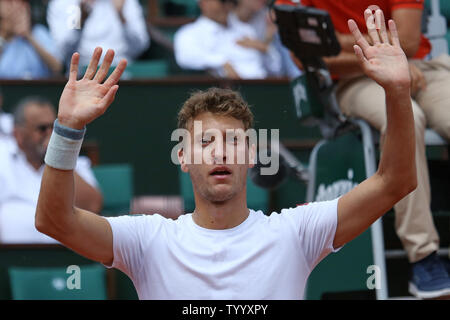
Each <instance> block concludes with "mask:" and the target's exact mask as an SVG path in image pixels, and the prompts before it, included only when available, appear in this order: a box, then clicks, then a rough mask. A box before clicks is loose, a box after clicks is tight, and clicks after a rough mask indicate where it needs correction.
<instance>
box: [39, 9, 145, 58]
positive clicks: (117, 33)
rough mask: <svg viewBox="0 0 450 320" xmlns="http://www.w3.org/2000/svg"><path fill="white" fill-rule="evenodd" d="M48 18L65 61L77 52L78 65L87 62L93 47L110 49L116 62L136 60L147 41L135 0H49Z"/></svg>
mask: <svg viewBox="0 0 450 320" xmlns="http://www.w3.org/2000/svg"><path fill="white" fill-rule="evenodd" d="M47 21H48V25H49V27H50V31H51V33H52V36H53V37H54V39H55V41H56V44H57V46H58V48H59V50H60V51H61V52H62V55H63V57H64V60H65V61H67V62H68V61H69V59H70V57H71V55H72V53H74V52H75V51H77V52H79V53H80V55H81V56H80V66H87V65H88V63H89V60H90V55H91V53H92V51H94V49H95V48H96V47H104V48H113V49H114V51H115V52H116V58H115V59H114V61H113V65H116V64H117V62H118V61H120V59H123V58H125V59H127V60H128V62H132V61H133V60H135V59H137V58H138V57H139V55H141V54H142V53H143V52H144V51H145V50H146V49H147V48H148V46H149V43H150V38H149V35H148V32H147V26H146V23H145V18H144V14H143V12H142V8H141V6H140V4H139V1H138V0H51V1H49V4H48V10H47ZM105 51H106V50H105ZM103 58H104V56H103V57H102V58H101V60H103Z"/></svg>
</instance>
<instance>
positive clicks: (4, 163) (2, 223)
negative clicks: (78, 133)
mask: <svg viewBox="0 0 450 320" xmlns="http://www.w3.org/2000/svg"><path fill="white" fill-rule="evenodd" d="M44 166H45V165H42V167H41V168H40V169H39V170H35V169H34V168H33V167H32V166H31V165H30V164H29V163H28V161H27V159H26V157H25V155H24V154H23V152H21V151H20V150H19V149H18V147H17V145H16V144H14V145H12V144H5V143H1V142H0V243H16V244H17V243H27V244H29V243H58V241H56V240H55V239H53V238H50V237H48V236H46V235H45V234H43V233H40V232H39V231H37V230H36V227H35V225H34V216H35V213H36V206H37V202H38V197H39V190H40V188H41V180H42V175H43V173H44ZM75 171H76V172H77V173H78V174H79V175H80V177H82V178H83V179H84V180H85V181H86V182H87V183H89V184H90V185H92V186H93V187H97V180H96V179H95V176H94V174H93V172H92V170H91V162H90V161H89V159H88V158H86V157H79V158H78V161H77V166H76V168H75Z"/></svg>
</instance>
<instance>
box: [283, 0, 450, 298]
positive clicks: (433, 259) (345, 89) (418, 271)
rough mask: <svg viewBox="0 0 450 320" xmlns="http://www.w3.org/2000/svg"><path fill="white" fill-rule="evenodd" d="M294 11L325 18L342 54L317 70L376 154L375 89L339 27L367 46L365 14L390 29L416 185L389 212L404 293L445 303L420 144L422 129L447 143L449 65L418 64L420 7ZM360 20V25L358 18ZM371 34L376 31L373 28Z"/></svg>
mask: <svg viewBox="0 0 450 320" xmlns="http://www.w3.org/2000/svg"><path fill="white" fill-rule="evenodd" d="M286 2H287V3H289V2H292V1H287V0H279V1H278V3H280V4H281V3H286ZM301 3H302V5H305V6H312V7H315V8H318V9H322V10H326V11H328V12H329V14H330V16H331V19H332V21H333V24H334V27H335V30H336V35H337V38H338V40H339V42H340V45H341V47H342V51H341V53H340V54H339V55H338V56H336V57H328V58H326V59H325V62H326V63H327V65H328V67H329V69H330V71H331V72H332V73H334V75H335V76H337V78H338V79H339V81H338V82H337V88H336V95H337V100H338V102H339V106H340V107H341V109H342V111H343V113H344V114H346V115H347V116H349V117H356V118H362V119H364V120H366V121H367V122H368V123H369V124H371V125H372V126H373V127H374V128H376V129H377V130H379V131H380V133H381V142H380V145H381V148H382V149H384V148H385V145H386V144H387V143H384V142H385V141H384V137H385V135H386V132H387V131H388V127H387V122H386V121H387V120H386V119H387V118H386V97H385V94H384V92H383V88H382V87H381V86H380V85H379V84H378V83H376V82H375V81H373V80H371V79H369V78H368V77H367V76H365V74H364V72H363V69H362V68H361V64H360V62H359V60H358V58H357V55H355V49H354V45H355V41H354V38H353V37H352V35H351V34H350V31H349V27H348V22H347V21H348V19H353V20H354V22H355V23H356V24H357V25H358V27H359V28H360V30H362V31H363V32H364V34H363V36H364V37H366V38H367V39H368V38H370V35H369V34H372V35H374V34H376V32H377V31H376V28H375V27H376V24H372V25H373V26H374V27H373V29H370V30H368V29H367V28H365V25H366V21H368V19H374V18H373V16H372V11H373V10H375V9H377V8H378V9H381V10H382V12H384V15H385V16H386V18H387V19H393V20H394V21H395V23H396V25H397V29H398V35H399V39H400V44H401V46H402V48H403V50H404V52H405V54H406V56H407V58H408V61H409V71H410V77H411V86H410V88H409V91H410V95H411V102H412V106H413V113H414V122H415V134H416V136H415V144H416V147H415V160H416V168H417V183H418V184H417V188H416V190H415V191H414V192H412V193H410V194H409V195H408V196H407V197H405V198H404V199H402V200H401V201H400V202H398V203H397V204H396V205H395V206H394V210H395V228H396V232H397V235H398V237H399V238H400V240H401V242H402V244H403V248H404V249H405V251H406V253H407V255H408V260H409V262H410V269H411V277H410V279H411V280H410V283H409V292H410V293H411V294H412V295H414V296H416V297H418V298H437V297H442V296H448V295H449V293H450V274H449V271H447V269H446V265H445V263H446V262H445V261H444V260H443V259H441V258H440V257H439V256H438V254H437V251H438V249H439V244H440V238H439V234H438V230H437V228H436V226H435V224H434V221H433V215H432V212H431V188H430V179H429V172H428V165H427V157H426V147H425V140H424V139H425V138H424V136H425V129H426V128H427V127H431V128H433V129H434V130H436V132H438V133H439V134H440V135H441V136H442V137H443V138H444V139H446V140H447V141H450V112H449V101H450V94H449V93H450V92H449V90H448V88H449V86H450V72H449V71H450V57H449V55H448V54H443V55H441V56H440V57H437V58H435V59H432V60H427V59H425V58H426V56H427V55H428V54H429V53H430V51H431V44H430V42H429V41H428V39H427V38H426V37H425V36H424V35H423V34H422V32H421V22H422V12H423V6H424V1H423V0H417V1H402V0H395V1H383V0H375V1H374V0H360V1H358V2H355V1H339V2H337V1H332V0H302V1H301ZM368 8H369V10H368V11H367V9H368ZM363 12H364V14H365V17H362V15H361V13H363ZM377 14H379V13H377ZM378 18H380V16H378ZM378 18H377V19H378ZM380 20H381V21H382V19H380ZM373 21H375V20H373ZM375 22H376V21H375ZM363 27H364V28H363ZM379 27H382V25H380V26H378V27H377V28H379ZM377 37H378V36H377ZM378 39H379V38H378ZM378 41H380V40H378ZM358 44H359V43H358ZM388 112H389V109H388Z"/></svg>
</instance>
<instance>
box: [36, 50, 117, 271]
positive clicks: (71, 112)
mask: <svg viewBox="0 0 450 320" xmlns="http://www.w3.org/2000/svg"><path fill="white" fill-rule="evenodd" d="M101 54H102V50H101V48H97V49H95V51H94V54H93V57H92V59H91V62H90V64H89V66H88V68H87V70H86V73H85V75H84V77H83V79H81V80H79V81H77V70H78V63H79V59H80V55H79V54H78V53H75V54H74V55H73V56H72V61H71V67H70V77H69V81H68V82H67V85H66V86H65V88H64V91H63V93H62V95H61V99H60V102H59V109H58V122H59V123H60V124H61V125H62V126H64V127H66V128H72V129H76V130H81V129H83V128H84V127H85V126H86V125H87V124H88V123H90V122H92V121H93V120H94V119H96V118H97V117H99V116H100V115H102V114H103V113H104V112H105V111H106V109H107V108H108V107H109V105H110V104H111V103H112V102H113V100H114V97H115V94H116V92H117V90H118V86H117V82H118V81H119V79H120V76H121V75H122V73H123V71H124V70H125V67H126V60H122V61H121V62H120V63H119V65H118V66H117V67H116V69H115V70H114V72H113V73H112V74H111V75H110V76H109V78H108V79H107V80H106V81H105V82H104V83H103V80H104V79H105V77H106V76H107V73H108V70H109V67H110V66H111V63H112V61H113V58H114V51H112V50H109V51H108V52H107V53H106V55H105V59H104V62H103V64H102V66H101V67H100V69H99V70H98V72H97V65H98V62H99V60H100V57H101ZM53 134H55V133H53ZM64 147H66V146H64ZM49 148H50V146H49ZM47 152H48V151H47ZM74 191H75V187H74V171H73V170H60V169H55V168H54V167H51V166H49V165H46V167H45V170H44V175H43V177H42V184H41V190H40V193H39V200H38V204H37V208H36V218H35V225H36V228H37V229H38V230H39V231H40V232H42V233H45V234H47V235H49V236H50V237H52V238H55V239H56V240H58V241H60V242H61V243H62V244H64V245H65V246H67V247H69V248H71V249H72V250H74V251H76V252H77V253H79V254H81V255H83V256H85V257H87V258H89V259H92V260H95V261H98V262H102V263H105V264H111V263H112V261H113V243H112V230H111V227H110V226H109V223H108V222H107V220H106V219H104V218H102V217H100V216H98V215H96V214H94V213H91V212H89V211H85V210H81V209H78V208H76V207H75V206H74V201H75V195H74Z"/></svg>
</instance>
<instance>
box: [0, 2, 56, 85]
mask: <svg viewBox="0 0 450 320" xmlns="http://www.w3.org/2000/svg"><path fill="white" fill-rule="evenodd" d="M30 12H31V11H30V5H29V3H28V2H25V1H23V0H0V78H4V79H39V78H48V77H51V76H53V75H57V74H59V73H60V72H61V71H62V63H61V59H60V57H59V55H58V51H57V50H56V46H55V45H54V42H53V40H52V38H51V36H50V33H49V32H48V30H47V28H46V27H44V26H43V25H40V24H36V25H34V26H33V25H32V23H31V13H30Z"/></svg>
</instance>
